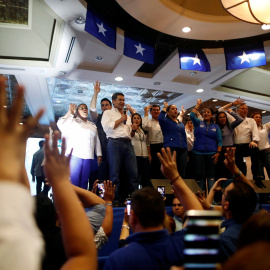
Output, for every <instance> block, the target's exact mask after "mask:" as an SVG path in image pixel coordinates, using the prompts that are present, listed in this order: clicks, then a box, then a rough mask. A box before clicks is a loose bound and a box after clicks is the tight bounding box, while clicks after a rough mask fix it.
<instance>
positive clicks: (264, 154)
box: [259, 148, 270, 179]
mask: <svg viewBox="0 0 270 270" xmlns="http://www.w3.org/2000/svg"><path fill="white" fill-rule="evenodd" d="M259 155H260V163H259V170H260V173H259V174H260V175H262V176H263V175H264V170H263V168H264V167H265V169H266V171H267V174H268V178H269V179H270V148H268V149H265V150H261V151H260V154H259Z"/></svg>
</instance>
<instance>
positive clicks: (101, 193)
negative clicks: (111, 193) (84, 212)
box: [98, 183, 105, 198]
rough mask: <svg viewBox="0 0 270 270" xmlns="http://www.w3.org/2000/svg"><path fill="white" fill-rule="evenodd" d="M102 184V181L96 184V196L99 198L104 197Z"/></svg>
mask: <svg viewBox="0 0 270 270" xmlns="http://www.w3.org/2000/svg"><path fill="white" fill-rule="evenodd" d="M104 191H105V190H104V184H103V183H100V184H98V196H99V197H100V198H104Z"/></svg>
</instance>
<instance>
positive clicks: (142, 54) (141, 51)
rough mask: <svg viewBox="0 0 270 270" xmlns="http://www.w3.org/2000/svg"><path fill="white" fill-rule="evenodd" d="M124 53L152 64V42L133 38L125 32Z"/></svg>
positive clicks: (153, 51)
mask: <svg viewBox="0 0 270 270" xmlns="http://www.w3.org/2000/svg"><path fill="white" fill-rule="evenodd" d="M124 55H125V56H127V57H130V58H133V59H136V60H139V61H143V62H145V63H148V64H152V65H153V64H154V56H155V48H154V44H150V43H146V42H145V41H141V40H139V39H137V38H136V39H134V38H133V37H131V36H130V35H128V34H126V33H125V43H124Z"/></svg>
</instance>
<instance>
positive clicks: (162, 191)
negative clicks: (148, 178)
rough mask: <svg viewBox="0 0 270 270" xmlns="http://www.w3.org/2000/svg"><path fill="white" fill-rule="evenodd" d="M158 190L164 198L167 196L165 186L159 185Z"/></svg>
mask: <svg viewBox="0 0 270 270" xmlns="http://www.w3.org/2000/svg"><path fill="white" fill-rule="evenodd" d="M157 191H158V192H159V193H160V195H161V196H162V198H164V197H165V186H157Z"/></svg>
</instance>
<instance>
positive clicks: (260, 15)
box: [220, 0, 270, 24]
mask: <svg viewBox="0 0 270 270" xmlns="http://www.w3.org/2000/svg"><path fill="white" fill-rule="evenodd" d="M220 1H221V4H222V5H223V7H224V8H225V10H226V11H227V12H229V13H230V14H231V15H232V16H234V17H236V18H237V19H239V20H241V21H245V22H248V23H254V24H269V23H270V13H269V10H270V2H269V1H265V0H241V1H240V0H220Z"/></svg>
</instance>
